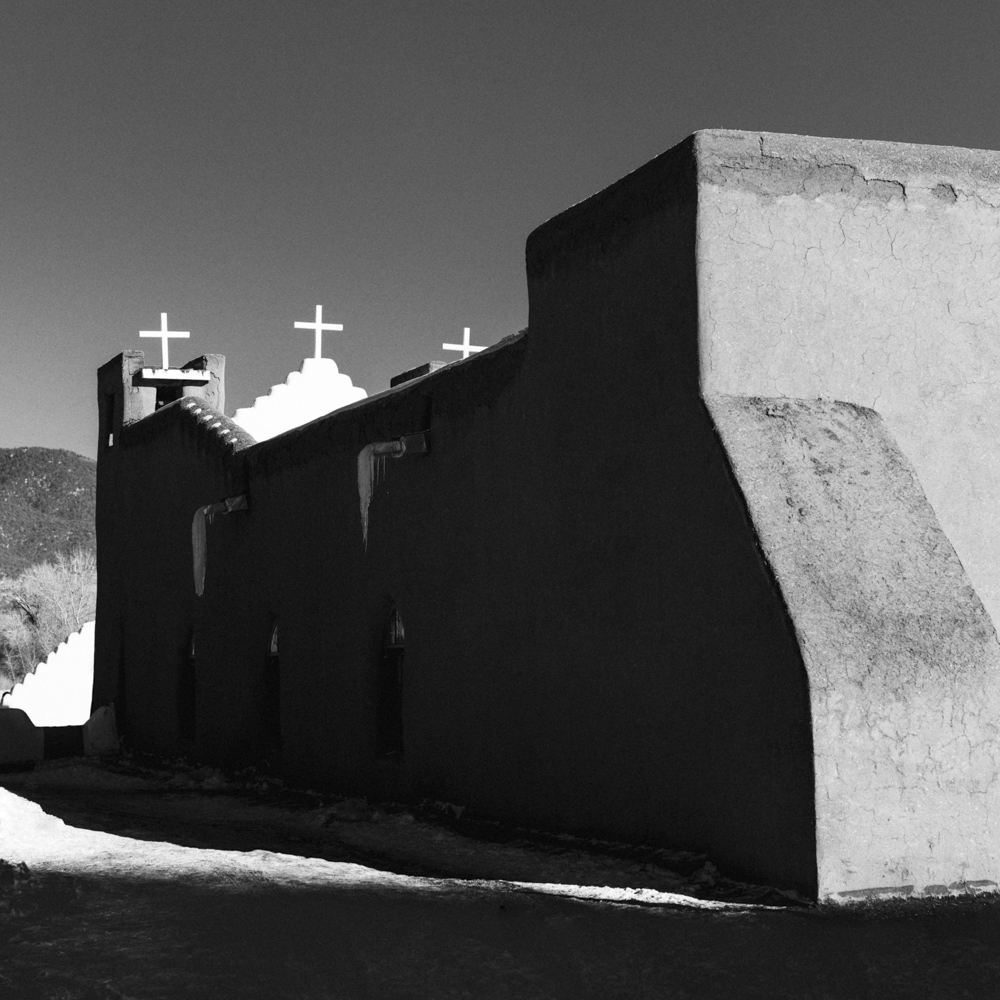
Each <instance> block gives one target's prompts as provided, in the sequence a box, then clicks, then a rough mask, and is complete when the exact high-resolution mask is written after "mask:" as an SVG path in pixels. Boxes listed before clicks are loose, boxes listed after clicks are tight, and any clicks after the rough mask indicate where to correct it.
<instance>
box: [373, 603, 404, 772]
mask: <svg viewBox="0 0 1000 1000" xmlns="http://www.w3.org/2000/svg"><path fill="white" fill-rule="evenodd" d="M405 652H406V648H405V636H404V633H403V620H402V618H400V617H399V612H398V611H396V609H395V608H393V610H392V614H390V615H389V621H388V622H387V624H386V627H385V635H384V637H383V641H382V655H381V659H380V661H379V671H378V738H377V741H376V752H377V753H378V755H379V756H380V757H389V758H391V759H395V760H402V759H403V658H404V654H405Z"/></svg>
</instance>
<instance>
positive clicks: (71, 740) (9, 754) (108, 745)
mask: <svg viewBox="0 0 1000 1000" xmlns="http://www.w3.org/2000/svg"><path fill="white" fill-rule="evenodd" d="M117 752H118V734H117V731H116V729H115V710H114V708H113V707H112V706H106V707H104V708H99V709H97V711H96V712H94V714H93V715H92V716H91V717H90V718H89V719H88V720H87V722H85V723H84V724H83V725H82V726H36V725H34V724H33V723H32V721H31V719H29V718H28V716H27V714H26V713H25V712H23V711H22V710H21V709H19V708H0V767H4V766H11V765H14V766H16V765H18V764H29V763H31V762H32V761H36V760H53V759H55V758H58V757H83V756H86V757H101V756H105V755H107V754H113V753H117Z"/></svg>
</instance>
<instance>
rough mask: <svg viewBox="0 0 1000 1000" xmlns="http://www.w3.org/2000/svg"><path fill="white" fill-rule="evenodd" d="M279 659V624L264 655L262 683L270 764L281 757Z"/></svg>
mask: <svg viewBox="0 0 1000 1000" xmlns="http://www.w3.org/2000/svg"><path fill="white" fill-rule="evenodd" d="M279 666H280V661H279V659H278V625H277V623H275V625H274V628H273V629H271V638H270V640H269V641H268V645H267V653H266V654H265V656H264V682H263V684H262V685H261V731H262V737H263V743H264V756H265V758H266V760H267V763H268V765H269V766H271V767H274V766H276V765H277V764H278V762H279V759H280V757H281V671H280V669H279Z"/></svg>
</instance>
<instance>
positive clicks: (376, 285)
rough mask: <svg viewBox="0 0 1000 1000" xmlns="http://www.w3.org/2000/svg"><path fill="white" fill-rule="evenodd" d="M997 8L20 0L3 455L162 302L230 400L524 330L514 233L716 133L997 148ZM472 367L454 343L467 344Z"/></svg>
mask: <svg viewBox="0 0 1000 1000" xmlns="http://www.w3.org/2000/svg"><path fill="white" fill-rule="evenodd" d="M998 38H1000V4H998V3H996V2H995V0H957V2H951V3H948V4H941V3H940V2H934V3H931V2H927V0H911V2H903V0H837V2H812V0H810V2H803V0H799V2H794V0H774V2H753V0H730V2H725V3H721V2H716V0H697V2H696V0H683V2H674V0H660V2H643V0H616V2H608V0H548V2H545V0H478V2H477V0H433V2H420V0H408V2H396V0H344V2H334V0H321V2H320V0H281V2H279V0H85V2H76V0H74V2H70V0H2V2H0V192H2V194H0V446H2V447H11V446H16V445H45V446H48V447H58V448H70V449H72V450H74V451H78V452H81V453H83V454H85V455H91V456H93V455H94V454H95V450H96V437H97V419H96V404H95V374H94V373H95V370H96V368H97V367H98V366H99V365H100V364H102V363H103V362H105V361H107V360H108V359H109V358H111V357H112V356H114V355H115V354H117V353H118V352H119V351H121V350H123V349H125V348H142V349H144V350H146V351H147V357H149V358H151V359H152V360H153V361H155V362H156V363H159V356H160V355H159V343H158V342H157V341H153V340H140V339H139V337H138V331H139V330H140V329H154V328H156V327H158V326H159V314H160V312H162V311H167V312H168V313H169V318H170V326H171V328H172V329H175V330H176V329H180V330H190V331H191V339H190V340H189V341H187V342H181V341H174V342H173V343H172V345H171V360H172V361H174V362H181V361H184V360H187V358H189V357H195V356H197V355H200V354H203V353H206V352H212V351H215V352H221V353H223V354H225V355H226V358H227V410H228V412H229V413H232V411H233V409H234V408H235V407H237V406H242V405H248V404H249V403H250V402H252V400H253V397H254V396H256V395H259V394H262V393H265V392H266V391H267V390H268V388H269V387H270V386H271V385H272V384H274V383H276V382H279V381H282V380H283V379H284V378H285V376H286V375H287V374H288V372H289V371H292V370H293V369H296V368H298V366H299V364H300V363H301V360H302V358H303V357H304V356H305V355H307V354H310V353H311V351H312V335H311V334H310V333H309V332H308V331H302V330H295V329H294V328H293V323H294V322H295V321H296V320H311V319H312V318H313V315H314V312H315V307H316V304H317V303H322V304H323V305H324V310H325V312H324V318H325V319H326V320H328V321H333V322H339V323H343V324H344V327H345V329H344V332H343V333H342V334H327V335H326V337H325V350H324V353H325V354H326V355H327V356H329V357H333V358H334V359H335V360H336V361H337V363H338V365H339V366H340V369H341V371H343V372H345V373H346V374H348V375H350V376H351V378H352V379H353V380H354V382H355V383H356V384H357V385H360V386H362V387H363V388H365V389H367V390H368V392H369V393H373V392H377V391H380V390H382V389H384V388H386V387H387V386H388V382H389V378H390V377H391V376H392V375H393V374H395V373H397V372H400V371H403V370H404V369H406V368H409V367H412V366H413V365H416V364H420V363H421V362H423V361H426V360H430V359H433V358H442V359H447V358H449V355H447V354H446V353H444V352H442V351H441V343H442V342H443V341H451V342H454V341H460V340H461V338H462V328H463V327H464V326H469V327H471V328H472V340H473V343H476V344H492V343H495V342H496V341H497V340H499V339H500V338H501V337H503V336H505V335H506V334H509V333H514V332H516V331H517V330H518V329H520V328H521V327H523V326H525V325H526V322H527V295H526V289H525V279H524V241H525V238H526V237H527V235H528V233H529V232H530V231H531V230H532V229H534V228H535V227H536V226H537V225H539V224H540V223H542V222H544V221H545V220H546V219H547V218H550V217H551V216H553V215H555V214H556V213H558V212H560V211H562V210H563V209H564V208H567V207H568V206H570V205H571V204H573V203H574V202H577V201H580V200H581V199H583V198H585V197H587V196H588V195H590V194H592V193H593V192H595V191H597V190H600V189H601V188H602V187H605V186H606V185H607V184H610V183H611V182H612V181H614V180H616V179H617V178H619V177H620V176H622V175H623V174H625V173H627V172H628V171H630V170H632V169H634V168H635V167H637V166H639V165H640V164H642V163H644V162H646V161H647V160H649V159H650V158H652V157H653V156H655V155H656V154H657V153H659V152H661V151H662V150H664V149H667V148H668V147H670V146H672V145H674V144H675V143H676V142H679V141H680V140H681V139H683V138H684V137H685V136H686V135H688V134H689V133H691V132H693V131H695V130H696V129H699V128H738V129H762V130H769V131H776V132H796V133H801V134H811V135H828V136H842V137H843V136H846V137H855V138H872V139H890V140H898V141H904V142H926V143H936V144H942V145H955V146H971V147H979V148H993V149H997V148H1000V60H998V58H997V39H998ZM451 357H455V355H451Z"/></svg>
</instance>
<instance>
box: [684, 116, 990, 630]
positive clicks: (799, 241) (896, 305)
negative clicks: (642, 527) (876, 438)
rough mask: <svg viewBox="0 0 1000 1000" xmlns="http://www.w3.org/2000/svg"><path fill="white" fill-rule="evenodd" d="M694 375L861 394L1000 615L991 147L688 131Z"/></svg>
mask: <svg viewBox="0 0 1000 1000" xmlns="http://www.w3.org/2000/svg"><path fill="white" fill-rule="evenodd" d="M696 150H697V155H698V172H699V191H698V197H699V213H698V236H697V260H698V295H699V312H700V328H701V341H700V351H701V370H702V387H703V391H704V392H706V393H708V394H714V393H720V394H732V395H740V396H766V397H793V398H802V399H810V398H817V397H824V398H827V399H836V400H845V401H848V402H852V403H858V404H861V405H864V406H869V407H872V408H873V409H875V410H877V411H878V413H879V414H881V415H882V417H883V418H884V419H885V421H886V423H887V425H888V427H889V429H890V431H891V433H892V435H893V436H894V438H895V440H896V442H897V443H898V444H899V446H900V447H901V449H902V451H903V452H904V454H905V455H906V456H907V457H908V458H909V460H910V461H911V462H912V463H913V465H914V467H915V468H916V470H917V474H918V476H919V480H920V484H921V486H922V487H923V489H924V490H925V492H926V494H927V497H928V499H929V500H930V502H931V505H932V507H933V509H934V511H935V512H936V514H937V517H938V519H939V521H940V523H941V526H942V527H943V529H944V531H945V533H946V534H947V536H948V538H949V539H950V540H951V542H952V544H953V545H954V546H955V548H956V550H957V552H958V555H959V557H960V559H961V561H962V564H963V565H964V567H965V569H966V570H967V572H968V574H969V576H970V578H971V580H972V582H973V585H974V586H975V588H976V591H977V592H978V594H979V596H980V597H981V599H982V601H983V603H984V604H985V606H986V609H987V611H988V612H989V614H990V616H991V618H992V620H993V622H994V623H995V624H996V623H998V622H1000V505H998V498H1000V447H998V446H997V442H998V441H1000V153H994V152H984V151H978V150H958V149H949V148H943V147H928V146H909V145H904V144H896V143H881V142H860V141H854V140H833V139H812V138H806V137H798V136H780V135H770V134H763V135H762V134H758V133H735V132H703V133H699V134H698V136H697V137H696Z"/></svg>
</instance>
